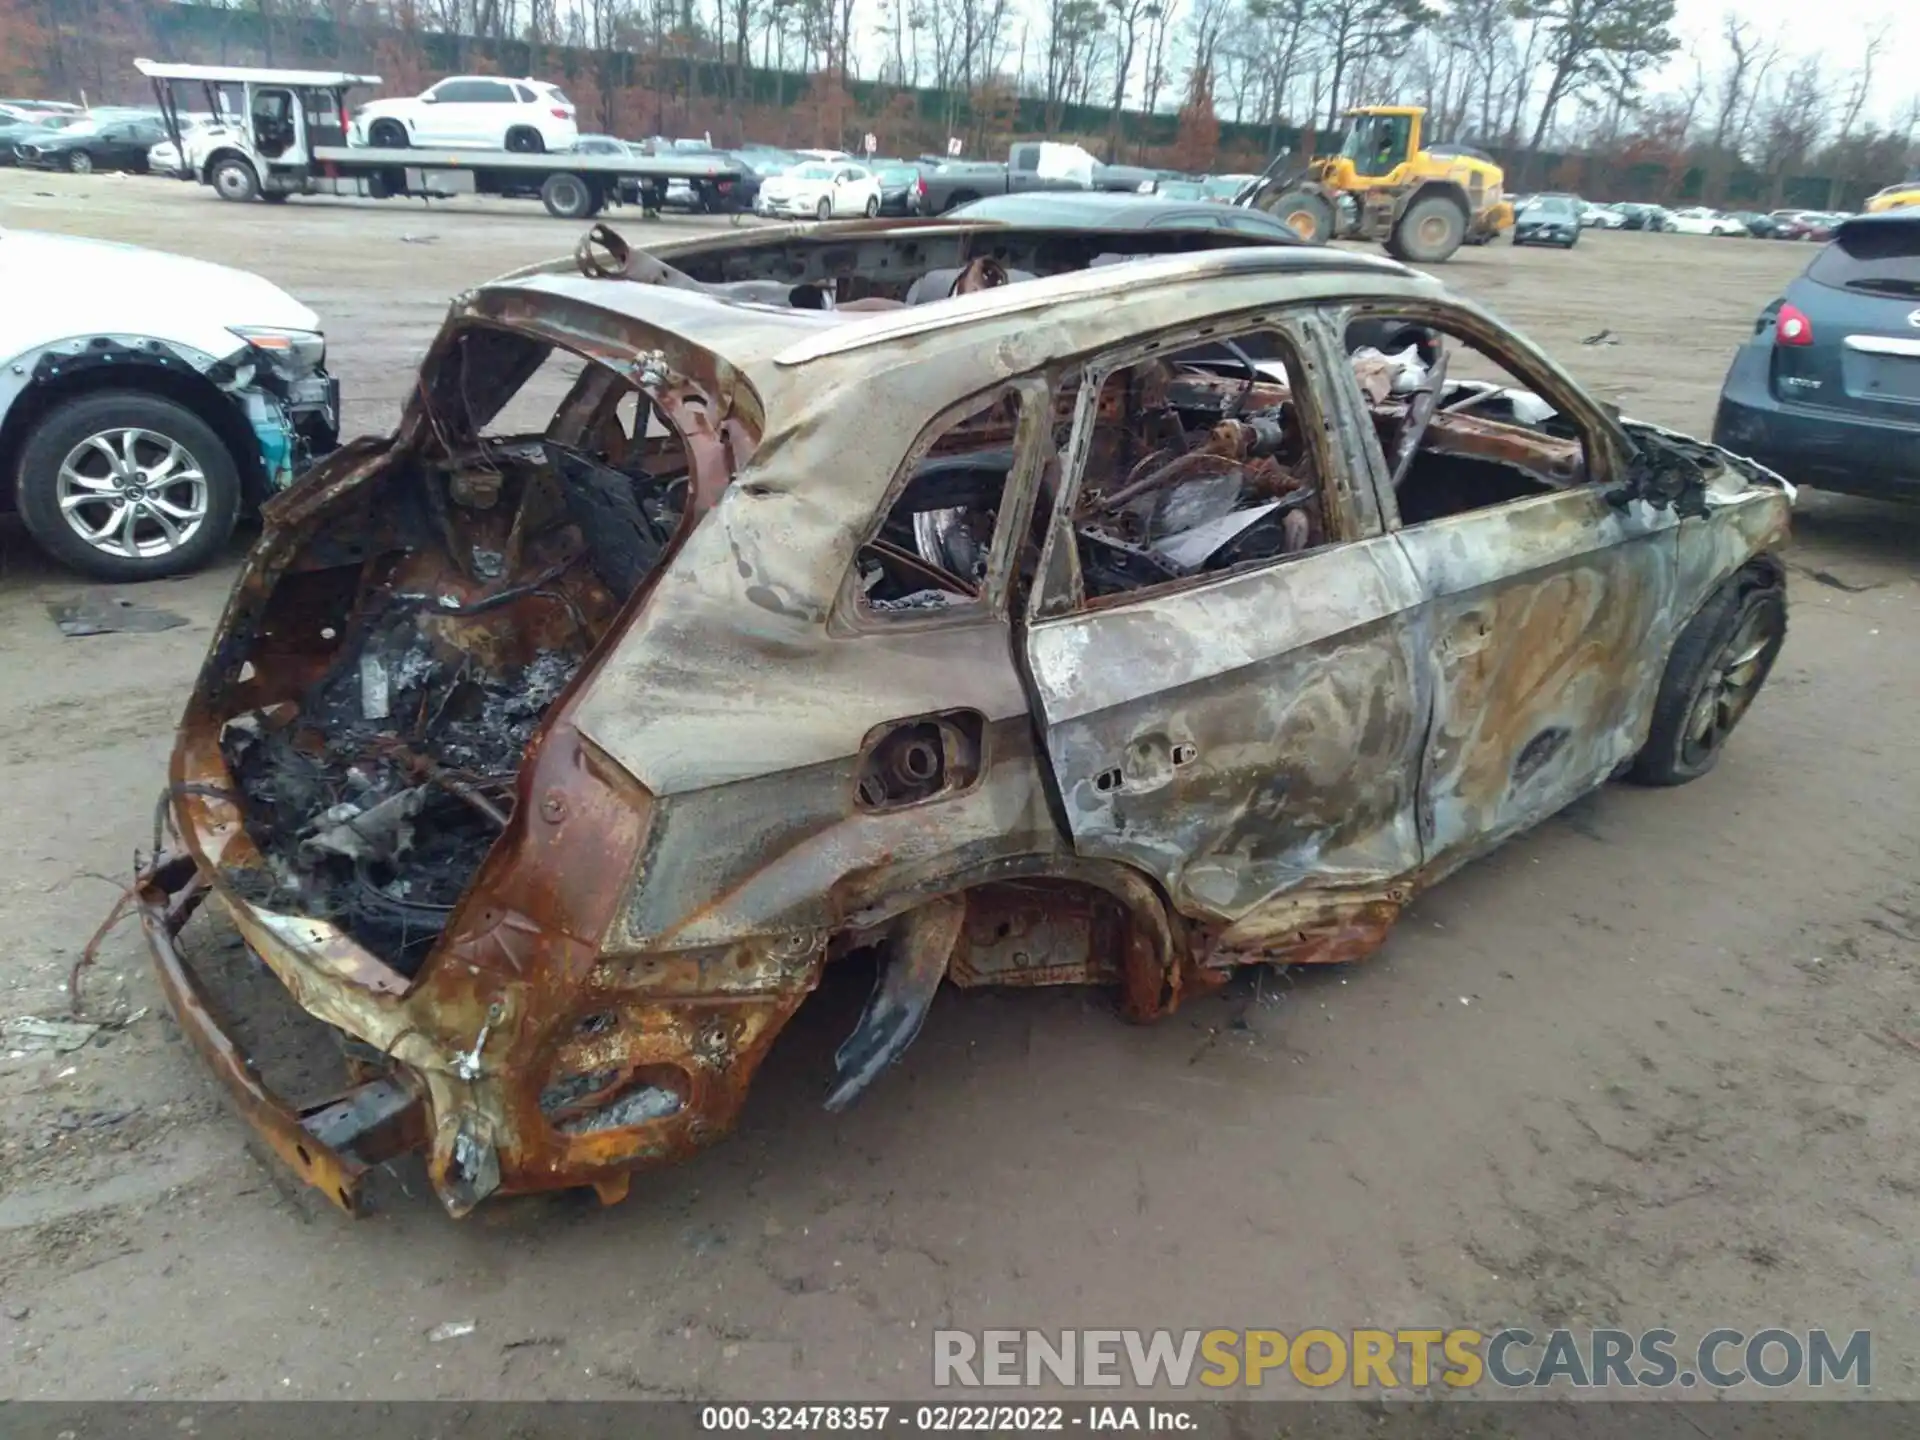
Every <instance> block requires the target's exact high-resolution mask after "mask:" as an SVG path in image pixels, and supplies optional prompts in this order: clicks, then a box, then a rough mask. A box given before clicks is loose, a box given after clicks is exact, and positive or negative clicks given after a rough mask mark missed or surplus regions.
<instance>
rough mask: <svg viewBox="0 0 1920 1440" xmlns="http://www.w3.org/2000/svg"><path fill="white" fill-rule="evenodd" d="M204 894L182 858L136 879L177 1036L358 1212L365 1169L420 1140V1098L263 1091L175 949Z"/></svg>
mask: <svg viewBox="0 0 1920 1440" xmlns="http://www.w3.org/2000/svg"><path fill="white" fill-rule="evenodd" d="M206 893H207V892H206V889H205V886H204V884H203V882H202V881H201V879H200V876H199V873H198V871H197V870H196V869H195V868H194V864H193V860H192V857H191V856H187V855H183V854H178V853H175V854H168V855H163V856H161V857H160V858H159V859H158V860H157V861H156V862H155V863H154V865H153V867H152V868H151V869H149V870H148V871H147V872H146V873H145V874H144V875H142V876H141V878H140V882H139V886H138V893H137V905H138V910H139V915H140V925H141V929H142V931H143V932H144V934H145V936H146V940H147V949H148V951H149V952H150V953H151V954H152V956H153V965H154V970H155V972H156V974H157V975H158V977H159V981H160V989H161V993H162V994H164V995H165V996H166V998H167V1005H168V1007H169V1008H170V1009H171V1010H172V1011H173V1015H174V1019H175V1020H177V1021H178V1022H179V1024H180V1030H181V1033H182V1034H183V1035H185V1036H186V1038H187V1039H188V1040H189V1041H190V1042H191V1043H192V1045H193V1048H194V1049H195V1050H197V1051H199V1053H200V1058H201V1059H202V1060H204V1061H205V1062H206V1064H207V1068H208V1069H210V1070H212V1071H213V1073H214V1074H215V1075H216V1076H217V1077H218V1078H219V1080H220V1082H221V1084H223V1085H224V1086H225V1087H226V1090H227V1093H228V1095H229V1097H230V1098H231V1099H232V1101H233V1103H234V1106H235V1108H236V1109H238V1110H239V1112H240V1114H241V1115H242V1116H243V1117H244V1118H245V1119H246V1120H247V1121H248V1122H249V1123H250V1124H251V1125H252V1126H253V1128H254V1131H255V1133H256V1134H258V1135H259V1137H260V1139H261V1140H262V1141H263V1142H265V1144H266V1145H267V1147H268V1148H269V1149H270V1150H272V1151H273V1153H274V1154H275V1155H277V1156H278V1157H279V1158H280V1159H281V1160H282V1161H284V1162H285V1163H286V1165H287V1167H288V1168H289V1169H290V1170H292V1171H293V1173H294V1174H296V1175H298V1176H299V1177H300V1178H301V1179H303V1180H305V1181H306V1182H307V1183H308V1184H309V1185H311V1186H313V1187H314V1188H315V1189H316V1190H318V1191H319V1192H320V1193H321V1194H322V1195H324V1196H326V1197H327V1199H328V1200H329V1201H330V1202H331V1203H333V1204H335V1205H337V1206H339V1207H340V1208H341V1209H342V1210H345V1211H346V1212H347V1213H348V1214H350V1215H355V1214H358V1213H360V1208H361V1183H362V1181H363V1180H364V1178H365V1176H366V1173H367V1171H368V1170H369V1169H371V1168H372V1167H373V1166H375V1165H378V1164H381V1163H382V1162H384V1161H386V1160H390V1159H393V1158H394V1157H395V1156H397V1155H401V1154H405V1153H406V1152H408V1151H410V1150H416V1149H419V1148H420V1147H421V1146H422V1145H423V1144H424V1143H425V1140H426V1135H425V1131H424V1129H423V1125H424V1122H425V1108H424V1106H423V1105H422V1103H421V1100H420V1097H419V1095H418V1094H416V1093H415V1092H414V1091H413V1090H411V1089H410V1088H408V1087H407V1086H405V1085H402V1084H398V1083H396V1082H395V1081H393V1080H392V1079H389V1078H386V1077H379V1078H374V1079H370V1080H367V1081H365V1082H364V1083H362V1084H359V1085H357V1086H354V1087H352V1088H350V1089H347V1090H344V1091H342V1092H341V1093H340V1094H338V1095H335V1096H333V1097H331V1098H329V1099H326V1100H323V1101H322V1102H320V1103H319V1104H316V1105H309V1106H306V1107H303V1108H296V1107H294V1106H292V1105H290V1104H288V1103H287V1102H285V1101H284V1100H282V1099H281V1098H280V1097H279V1096H277V1095H275V1094H274V1093H273V1092H272V1091H270V1090H269V1089H267V1087H266V1086H265V1085H264V1084H263V1083H262V1082H261V1080H260V1077H259V1074H258V1071H257V1069H256V1067H255V1065H254V1062H253V1058H252V1056H250V1055H249V1054H247V1052H246V1051H245V1049H243V1048H242V1047H241V1046H240V1044H239V1043H238V1042H237V1041H235V1039H234V1038H233V1036H231V1035H230V1034H229V1033H228V1032H227V1031H226V1029H225V1028H224V1027H223V1026H222V1025H221V1023H220V1021H219V1020H218V1019H217V1018H216V1014H215V1007H214V1005H213V1003H212V1000H211V999H210V997H209V995H208V994H207V991H206V988H205V987H204V986H203V985H202V984H201V982H200V979H199V977H198V976H197V975H196V974H195V973H194V972H193V970H192V969H191V968H190V967H189V965H188V963H187V961H186V960H185V959H184V958H183V957H182V955H181V953H180V949H179V945H178V944H177V937H178V934H179V930H180V927H181V926H182V925H183V924H184V923H185V922H186V920H187V919H188V917H189V916H191V914H192V913H193V911H194V909H196V908H197V907H198V905H199V903H200V901H201V900H203V899H204V898H205V896H206Z"/></svg>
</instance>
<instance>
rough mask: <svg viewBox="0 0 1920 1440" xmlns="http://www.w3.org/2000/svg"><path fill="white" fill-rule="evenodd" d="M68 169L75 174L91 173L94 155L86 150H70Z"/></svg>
mask: <svg viewBox="0 0 1920 1440" xmlns="http://www.w3.org/2000/svg"><path fill="white" fill-rule="evenodd" d="M67 169H68V170H70V171H72V172H73V173H74V174H75V175H91V174H92V173H93V156H91V155H89V154H88V153H87V152H86V151H84V150H73V151H69V152H68V154H67Z"/></svg>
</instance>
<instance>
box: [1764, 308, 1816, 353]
mask: <svg viewBox="0 0 1920 1440" xmlns="http://www.w3.org/2000/svg"><path fill="white" fill-rule="evenodd" d="M1773 343H1774V344H1776V345H1811V344H1813V322H1812V321H1811V320H1809V319H1808V318H1807V312H1806V311H1804V310H1802V309H1801V308H1800V307H1799V306H1798V305H1795V304H1793V303H1792V302H1791V301H1782V302H1781V304H1780V313H1779V314H1778V315H1776V316H1775V317H1774V321H1773Z"/></svg>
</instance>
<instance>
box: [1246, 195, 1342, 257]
mask: <svg viewBox="0 0 1920 1440" xmlns="http://www.w3.org/2000/svg"><path fill="white" fill-rule="evenodd" d="M1260 208H1261V209H1262V210H1265V211H1266V212H1267V214H1269V215H1271V216H1272V217H1273V218H1274V219H1276V220H1278V221H1279V222H1280V223H1281V224H1282V225H1284V226H1286V227H1287V229H1289V230H1291V231H1292V232H1293V233H1294V234H1296V235H1298V236H1299V237H1300V238H1301V239H1302V240H1304V241H1305V242H1306V243H1307V244H1309V245H1324V244H1326V243H1327V241H1329V240H1331V239H1332V238H1333V209H1332V207H1331V206H1329V205H1328V204H1327V202H1326V201H1325V200H1324V199H1322V198H1321V197H1320V196H1318V195H1316V194H1314V193H1313V191H1311V190H1287V191H1283V192H1282V193H1281V194H1280V195H1278V196H1277V197H1275V199H1274V200H1273V202H1272V203H1271V204H1262V205H1261V207H1260Z"/></svg>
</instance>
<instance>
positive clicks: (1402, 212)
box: [1237, 105, 1513, 265]
mask: <svg viewBox="0 0 1920 1440" xmlns="http://www.w3.org/2000/svg"><path fill="white" fill-rule="evenodd" d="M1426 113H1427V112H1426V109H1425V108H1424V107H1423V106H1419V105H1365V106H1360V107H1358V108H1356V109H1353V110H1349V111H1347V119H1348V121H1349V122H1350V125H1349V128H1348V130H1347V137H1346V140H1345V142H1344V143H1343V144H1342V145H1341V146H1340V148H1339V150H1338V151H1336V152H1335V153H1334V154H1332V155H1324V156H1319V157H1317V158H1315V159H1314V160H1313V161H1312V162H1311V163H1310V164H1308V165H1307V166H1306V167H1305V168H1304V169H1303V168H1301V167H1300V166H1298V165H1295V166H1293V167H1291V168H1287V167H1285V165H1284V162H1285V160H1286V158H1287V157H1286V153H1285V152H1282V153H1281V154H1280V155H1279V156H1276V157H1275V159H1274V162H1273V163H1272V164H1271V165H1269V166H1268V167H1267V169H1266V172H1265V173H1264V174H1263V175H1261V177H1260V178H1259V179H1258V180H1257V181H1255V182H1254V183H1253V184H1252V185H1250V186H1248V187H1247V189H1246V190H1244V191H1243V192H1242V193H1241V195H1240V197H1239V200H1238V201H1237V203H1238V204H1241V205H1247V206H1250V207H1252V208H1253V209H1256V210H1265V211H1266V212H1267V213H1268V214H1270V215H1273V216H1275V217H1277V218H1278V219H1279V220H1280V221H1282V222H1283V223H1284V224H1285V225H1286V226H1287V227H1288V228H1289V229H1291V230H1293V231H1294V232H1295V233H1296V234H1297V235H1299V236H1300V238H1301V239H1303V240H1308V241H1312V242H1314V243H1315V244H1325V243H1326V242H1327V241H1328V240H1336V239H1337V240H1378V241H1379V242H1380V243H1381V244H1383V245H1385V246H1386V247H1387V251H1388V253H1389V254H1391V255H1392V256H1393V257H1394V258H1395V259H1397V260H1405V261H1409V262H1411V263H1413V264H1416V265H1436V264H1438V263H1439V262H1441V261H1442V260H1445V259H1447V258H1448V257H1449V256H1451V255H1452V254H1453V252H1454V251H1456V250H1458V249H1459V248H1460V247H1461V246H1462V245H1483V244H1485V243H1486V242H1487V241H1489V240H1491V239H1493V238H1494V237H1495V236H1496V235H1498V234H1499V233H1500V231H1502V230H1504V229H1506V228H1508V227H1510V226H1511V225H1512V224H1513V207H1512V206H1511V205H1509V204H1508V203H1507V201H1506V197H1505V196H1504V195H1503V194H1502V193H1501V183H1502V181H1503V180H1504V179H1505V176H1504V174H1503V173H1502V171H1501V169H1500V167H1499V166H1498V165H1497V164H1495V163H1494V161H1493V160H1492V158H1491V157H1489V156H1486V155H1483V154H1481V153H1480V152H1479V151H1478V150H1470V149H1468V148H1466V147H1465V146H1459V145H1436V146H1434V147H1433V148H1432V149H1422V148H1421V143H1420V141H1421V136H1420V129H1421V124H1422V122H1423V121H1424V120H1425V118H1426Z"/></svg>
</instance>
